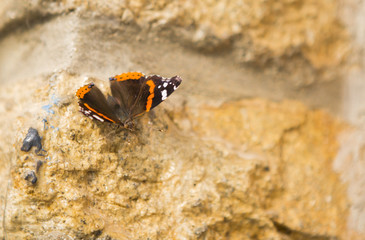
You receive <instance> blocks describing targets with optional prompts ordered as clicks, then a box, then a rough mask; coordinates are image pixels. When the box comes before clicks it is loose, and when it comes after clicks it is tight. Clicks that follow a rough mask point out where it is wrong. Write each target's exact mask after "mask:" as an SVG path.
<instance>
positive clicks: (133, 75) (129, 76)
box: [114, 72, 144, 82]
mask: <svg viewBox="0 0 365 240" xmlns="http://www.w3.org/2000/svg"><path fill="white" fill-rule="evenodd" d="M143 76H144V74H143V73H140V72H128V73H122V74H120V75H117V76H115V77H114V78H115V79H116V80H117V81H118V82H121V81H125V80H138V79H140V78H141V77H143Z"/></svg>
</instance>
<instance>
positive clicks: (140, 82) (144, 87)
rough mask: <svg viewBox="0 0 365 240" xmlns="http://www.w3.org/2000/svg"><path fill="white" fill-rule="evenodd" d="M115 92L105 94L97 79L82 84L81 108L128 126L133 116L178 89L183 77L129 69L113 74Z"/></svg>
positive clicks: (111, 80) (88, 112)
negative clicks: (96, 84)
mask: <svg viewBox="0 0 365 240" xmlns="http://www.w3.org/2000/svg"><path fill="white" fill-rule="evenodd" d="M109 80H110V89H111V93H112V96H109V95H108V98H105V96H104V94H103V93H102V92H101V91H100V89H99V88H98V87H97V86H95V84H94V83H90V84H87V85H85V86H83V87H81V88H79V89H78V90H77V92H76V96H77V97H78V98H79V106H80V112H82V113H83V114H84V115H86V116H87V117H89V118H91V119H96V120H99V121H101V122H112V123H117V124H120V125H122V126H124V127H127V128H128V126H129V125H130V124H131V122H132V120H133V119H134V118H135V117H137V116H140V115H142V114H143V113H145V112H149V111H150V110H151V109H152V108H154V107H156V106H157V105H158V104H160V103H161V102H162V101H164V100H165V99H166V98H167V97H168V96H169V95H170V94H171V93H172V92H173V91H175V90H176V89H177V88H178V87H179V85H180V83H181V81H182V79H181V78H180V77H179V76H175V77H172V78H163V77H160V76H157V75H152V76H145V75H144V74H142V73H139V72H129V73H123V74H121V75H117V76H115V77H111V78H109Z"/></svg>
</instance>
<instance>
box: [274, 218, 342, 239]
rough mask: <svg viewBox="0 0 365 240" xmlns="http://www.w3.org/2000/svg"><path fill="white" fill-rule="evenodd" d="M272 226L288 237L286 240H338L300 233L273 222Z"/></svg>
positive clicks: (332, 237)
mask: <svg viewBox="0 0 365 240" xmlns="http://www.w3.org/2000/svg"><path fill="white" fill-rule="evenodd" d="M273 224H274V226H275V228H276V230H277V231H278V232H279V233H280V234H283V235H286V237H288V238H287V239H288V240H289V239H295V240H338V238H337V237H335V236H327V235H316V234H311V233H307V232H302V231H298V230H294V229H291V228H290V227H289V226H287V225H285V224H282V223H278V222H276V221H273Z"/></svg>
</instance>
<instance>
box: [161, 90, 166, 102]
mask: <svg viewBox="0 0 365 240" xmlns="http://www.w3.org/2000/svg"><path fill="white" fill-rule="evenodd" d="M161 95H162V101H164V100H165V99H166V98H167V91H166V89H165V90H163V91H162V92H161Z"/></svg>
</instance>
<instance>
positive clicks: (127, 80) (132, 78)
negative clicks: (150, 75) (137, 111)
mask: <svg viewBox="0 0 365 240" xmlns="http://www.w3.org/2000/svg"><path fill="white" fill-rule="evenodd" d="M145 80H146V79H145V76H144V75H143V74H142V73H138V72H129V73H123V74H121V75H117V76H115V77H111V78H110V89H111V92H112V96H113V98H114V101H115V102H117V103H118V105H119V106H120V108H119V111H118V115H119V117H120V118H121V119H122V122H124V121H126V120H128V119H130V118H131V117H132V116H133V109H134V108H135V106H136V105H137V104H138V102H139V100H140V99H141V94H142V93H143V91H144V89H145V87H144V85H145Z"/></svg>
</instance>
